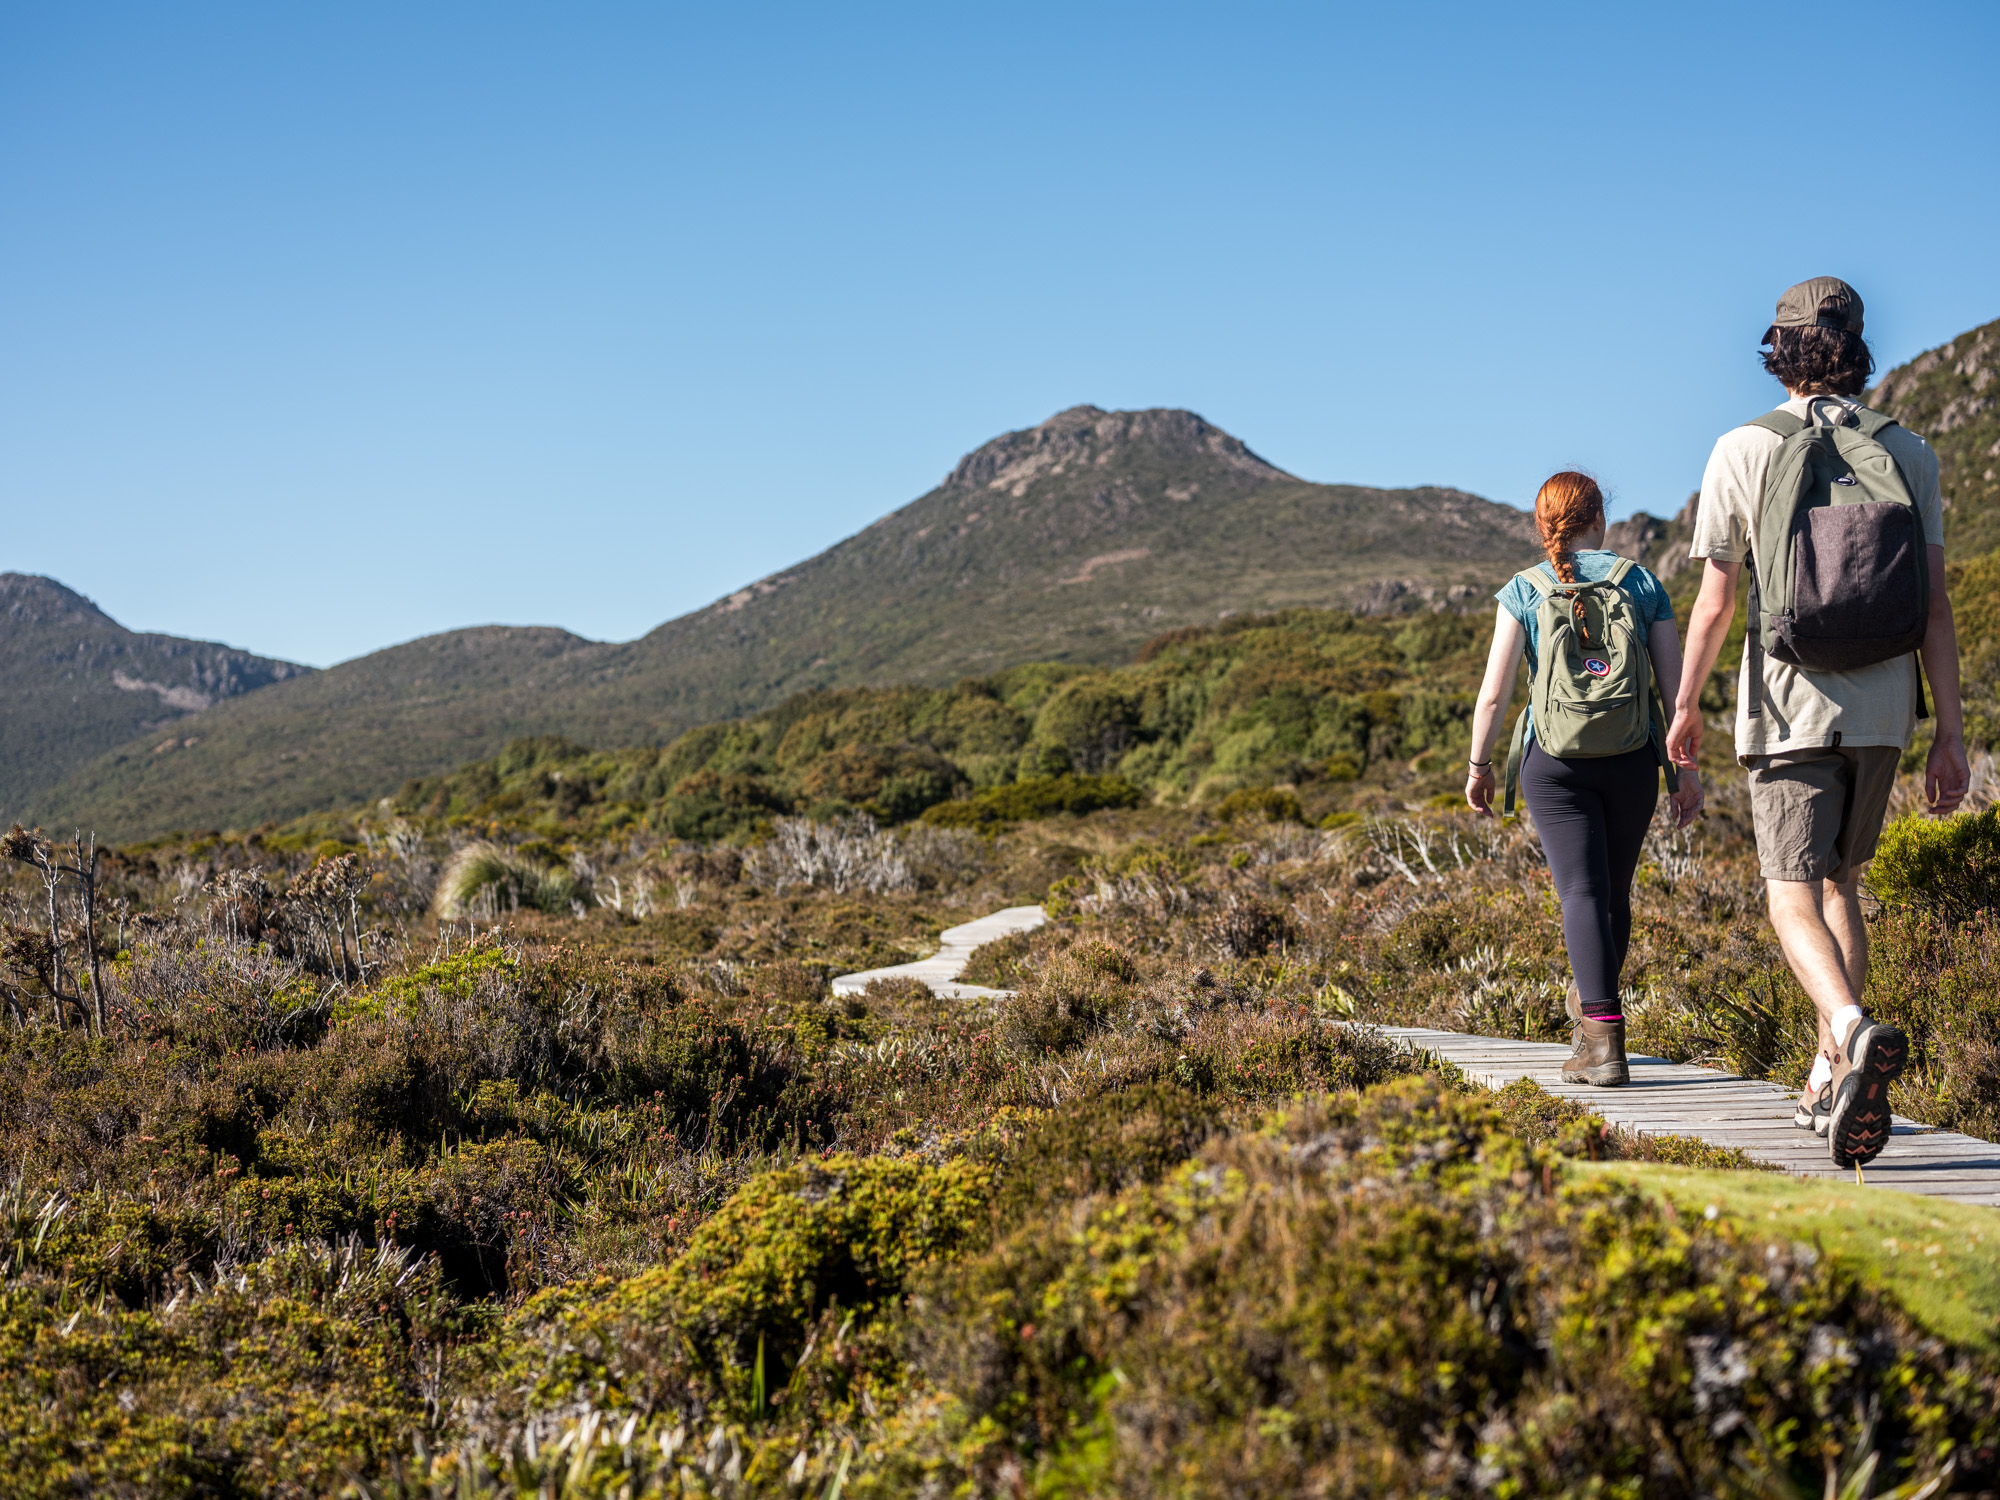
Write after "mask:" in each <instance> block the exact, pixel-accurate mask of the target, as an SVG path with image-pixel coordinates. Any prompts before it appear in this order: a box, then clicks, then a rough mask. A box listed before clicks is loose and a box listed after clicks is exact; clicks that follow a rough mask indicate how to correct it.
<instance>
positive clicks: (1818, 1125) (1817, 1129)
mask: <svg viewBox="0 0 2000 1500" xmlns="http://www.w3.org/2000/svg"><path fill="white" fill-rule="evenodd" d="M1832 1118H1833V1083H1832V1081H1831V1080H1828V1081H1827V1082H1825V1083H1823V1084H1821V1085H1820V1086H1819V1089H1818V1091H1817V1092H1815V1091H1814V1090H1812V1089H1807V1090H1806V1091H1805V1092H1804V1093H1802V1094H1800V1095H1799V1103H1798V1108H1796V1109H1794V1110H1793V1111H1792V1123H1793V1124H1794V1125H1796V1126H1798V1127H1799V1129H1801V1130H1810V1131H1811V1132H1812V1133H1813V1134H1814V1135H1825V1134H1826V1127H1827V1124H1828V1122H1829V1121H1830V1120H1831V1119H1832Z"/></svg>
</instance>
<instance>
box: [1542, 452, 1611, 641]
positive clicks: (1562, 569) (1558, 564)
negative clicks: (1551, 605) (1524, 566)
mask: <svg viewBox="0 0 2000 1500" xmlns="http://www.w3.org/2000/svg"><path fill="white" fill-rule="evenodd" d="M1603 524H1604V492H1603V491H1602V490H1600V489H1599V488H1598V487H1597V481H1596V480H1595V479H1592V478H1591V477H1590V476H1589V475H1588V474H1579V473H1578V472H1577V471H1576V470H1574V469H1565V470H1563V472H1562V473H1560V474H1551V475H1550V476H1549V477H1548V479H1547V480H1545V481H1544V482H1543V484H1542V488H1541V491H1540V493H1538V494H1537V495H1536V496H1535V529H1536V530H1537V531H1539V532H1540V533H1541V536H1542V550H1543V551H1544V552H1546V553H1548V555H1549V566H1550V567H1551V568H1553V569H1554V570H1555V575H1556V578H1557V579H1558V580H1559V581H1560V582H1563V583H1575V582H1576V553H1575V552H1574V551H1572V550H1571V548H1570V543H1571V542H1572V541H1574V540H1575V539H1576V538H1577V537H1579V536H1581V535H1582V534H1583V533H1584V532H1586V531H1589V530H1592V529H1593V528H1595V527H1598V526H1602V525H1603ZM1570 609H1571V611H1572V612H1573V613H1574V615H1575V617H1576V623H1577V629H1578V630H1579V631H1580V632H1581V633H1582V635H1583V638H1584V639H1585V640H1586V641H1588V640H1589V639H1590V628H1589V625H1588V622H1587V621H1586V620H1585V618H1584V612H1583V600H1582V599H1573V600H1571V601H1570Z"/></svg>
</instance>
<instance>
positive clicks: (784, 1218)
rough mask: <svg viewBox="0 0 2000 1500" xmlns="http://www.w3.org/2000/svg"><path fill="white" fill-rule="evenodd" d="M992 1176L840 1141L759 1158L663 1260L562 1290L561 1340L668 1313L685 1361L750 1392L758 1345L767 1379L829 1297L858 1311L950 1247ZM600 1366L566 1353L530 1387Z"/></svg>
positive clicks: (583, 1384) (630, 1334)
mask: <svg viewBox="0 0 2000 1500" xmlns="http://www.w3.org/2000/svg"><path fill="white" fill-rule="evenodd" d="M993 1178H994V1169H993V1167H992V1166H991V1165H990V1164H986V1163H981V1162H975V1161H971V1160H968V1159H965V1158H955V1159H952V1160H948V1161H944V1162H940V1163H936V1164H932V1163H928V1162H925V1161H922V1160H919V1159H917V1158H915V1157H883V1156H862V1157H857V1156H846V1155H841V1156H831V1157H827V1158H825V1159H823V1160H819V1161H811V1162H806V1163H803V1164H801V1165H799V1166H794V1167H781V1168H778V1169H776V1170H774V1171H769V1172H765V1173H763V1174H761V1175H760V1176H757V1177H755V1178H753V1179H751V1180H750V1181H749V1182H748V1183H746V1184H744V1186H743V1187H742V1188H740V1189H738V1190H737V1192H736V1194H735V1195H734V1196H733V1197H731V1198H730V1200H729V1201H728V1202H727V1203H725V1204H723V1206H722V1207H721V1208H720V1209H718V1210H717V1211H716V1213H715V1214H714V1216H713V1217H711V1218H710V1219H709V1220H708V1221H707V1222H706V1223H704V1224H703V1225H702V1226H701V1228H700V1229H699V1230H697V1231H696V1232H695V1235H694V1238H693V1239H692V1240H691V1241H690V1242H689V1244H688V1247H687V1249H686V1250H685V1251H683V1252H682V1253H681V1254H680V1255H679V1256H678V1257H677V1258H676V1259H675V1260H674V1261H673V1262H672V1263H671V1264H670V1265H666V1266H662V1267H658V1268H656V1269H654V1270H650V1271H643V1272H641V1273H640V1274H639V1275H637V1276H634V1277H632V1278H631V1279H629V1280H627V1281H625V1282H623V1283H621V1284H620V1285H618V1286H617V1287H616V1288H615V1289H612V1290H610V1291H609V1292H607V1293H604V1294H602V1295H598V1296H593V1297H592V1298H590V1299H588V1300H587V1301H584V1302H580V1303H575V1304H571V1303H568V1302H564V1303H562V1304H559V1305H560V1306H562V1307H563V1308H564V1309H565V1313H566V1317H565V1327H564V1331H563V1333H562V1335H561V1338H560V1341H559V1342H560V1344H561V1345H562V1346H566V1347H571V1348H576V1347H583V1348H598V1349H602V1350H606V1351H611V1350H616V1349H618V1348H620V1347H621V1346H622V1345H624V1344H628V1343H631V1342H632V1341H634V1340H638V1341H639V1342H640V1343H644V1342H646V1341H647V1340H646V1330H649V1329H652V1328H654V1327H655V1326H657V1325H661V1324H670V1325H671V1326H673V1327H675V1328H677V1329H679V1330H680V1332H681V1334H682V1336H683V1338H684V1340H685V1347H686V1349H687V1350H688V1351H690V1352H691V1354H692V1356H693V1358H694V1361H695V1364H696V1366H697V1367H698V1368H699V1369H700V1370H701V1371H702V1372H704V1373H705V1374H706V1376H707V1377H708V1378H709V1379H710V1380H714V1381H716V1382H718V1384H719V1385H720V1387H721V1388H724V1389H727V1390H730V1391H732V1392H733V1393H734V1394H735V1397H736V1399H737V1400H739V1401H741V1402H743V1403H744V1404H746V1405H747V1404H748V1403H749V1401H750V1395H751V1384H750V1382H751V1380H752V1377H753V1374H754V1370H755V1366H756V1362H757V1359H758V1355H759V1350H760V1349H761V1350H762V1355H763V1360H764V1368H765V1372H766V1379H767V1381H772V1382H775V1381H777V1380H779V1379H782V1378H783V1372H785V1371H788V1370H789V1369H790V1367H791V1366H792V1364H793V1363H794V1362H795V1361H796V1360H797V1359H798V1357H799V1353H800V1350H801V1349H802V1348H803V1347H804V1344H805V1342H806V1338H807V1334H808V1331H809V1329H810V1328H811V1326H812V1325H813V1323H814V1322H815V1320H817V1319H818V1318H819V1316H820V1314H821V1313H823V1312H825V1311H826V1310H827V1309H828V1308H829V1307H838V1308H841V1309H844V1310H846V1311H847V1312H849V1313H858V1314H860V1315H862V1316H864V1317H865V1316H866V1315H868V1314H869V1313H870V1312H871V1311H872V1310H873V1309H875V1308H876V1307H877V1306H878V1305H880V1304H881V1303H883V1302H884V1301H885V1300H887V1299H891V1298H894V1297H896V1296H898V1295H899V1294H900V1293H901V1292H902V1289H903V1285H904V1282H905V1281H906V1280H907V1279H908V1278H909V1277H910V1275H911V1274H912V1273H913V1272H915V1271H916V1270H917V1268H919V1267H920V1266H923V1265H926V1264H928V1263H929V1262H931V1261H934V1260H937V1259H939V1258H940V1257H944V1256H947V1255H950V1254H951V1253H952V1252H954V1251H955V1250H957V1249H958V1248H959V1247H960V1246H961V1245H962V1244H964V1243H965V1242H966V1241H967V1239H968V1238H969V1237H971V1236H972V1235H973V1234H974V1233H975V1231H977V1230H978V1229H979V1228H980V1227H981V1226H983V1225H984V1224H985V1223H986V1222H987V1203H988V1201H989V1199H990V1197H991V1193H992V1185H993ZM547 1305H549V1304H542V1306H547ZM572 1309H573V1310H572ZM531 1311H532V1310H531ZM670 1342H671V1341H670ZM610 1363H616V1361H615V1359H614V1360H612V1361H611V1362H610ZM608 1369H609V1364H606V1365H602V1366H600V1365H598V1364H597V1363H595V1362H594V1361H592V1360H590V1359H586V1360H584V1361H583V1362H582V1363H577V1362H575V1361H565V1362H563V1363H561V1364H560V1365H558V1366H557V1367H556V1373H557V1379H556V1381H555V1383H554V1384H550V1383H549V1382H548V1381H547V1380H546V1379H545V1380H544V1382H543V1384H542V1387H541V1388H540V1389H539V1390H538V1391H537V1393H536V1395H537V1400H538V1401H541V1402H545V1403H549V1404H554V1403H557V1402H561V1401H563V1400H565V1399H569V1398H572V1397H573V1396H575V1395H578V1394H595V1392H596V1391H597V1390H601V1389H602V1388H603V1387H604V1385H605V1383H606V1382H607V1380H608V1379H609V1376H608V1374H607V1370H608Z"/></svg>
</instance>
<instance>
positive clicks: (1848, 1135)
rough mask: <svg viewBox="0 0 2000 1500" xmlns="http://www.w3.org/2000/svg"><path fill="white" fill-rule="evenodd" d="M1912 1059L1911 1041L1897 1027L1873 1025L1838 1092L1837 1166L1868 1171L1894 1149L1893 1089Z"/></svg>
mask: <svg viewBox="0 0 2000 1500" xmlns="http://www.w3.org/2000/svg"><path fill="white" fill-rule="evenodd" d="M1909 1059H1910V1041H1909V1038H1908V1037H1906V1036H1904V1035H1903V1033H1902V1032H1900V1031H1898V1030H1897V1029H1896V1028H1895V1027H1893V1026H1871V1027H1869V1029H1868V1031H1867V1034H1866V1035H1864V1036H1863V1037H1862V1038H1861V1055H1860V1056H1859V1057H1857V1058H1855V1059H1854V1067H1853V1068H1852V1069H1851V1070H1850V1071H1849V1073H1848V1075H1847V1076H1846V1077H1845V1078H1843V1079H1841V1080H1840V1087H1839V1088H1838V1089H1836V1090H1835V1091H1834V1097H1833V1111H1832V1113H1831V1114H1830V1115H1828V1117H1827V1122H1826V1123H1827V1129H1826V1143H1827V1149H1828V1150H1830V1151H1831V1152H1832V1153H1833V1164H1834V1165H1835V1166H1836V1167H1851V1166H1854V1165H1855V1164H1856V1163H1857V1162H1858V1163H1860V1164H1861V1165H1863V1166H1866V1165H1867V1164H1868V1163H1869V1162H1871V1161H1873V1160H1875V1158H1876V1157H1878V1156H1880V1155H1881V1154H1882V1148H1883V1147H1885V1146H1887V1145H1888V1144H1889V1085H1890V1084H1891V1083H1894V1082H1895V1081H1896V1080H1897V1079H1898V1078H1900V1077H1902V1075H1903V1065H1904V1064H1905V1063H1906V1062H1908V1061H1909Z"/></svg>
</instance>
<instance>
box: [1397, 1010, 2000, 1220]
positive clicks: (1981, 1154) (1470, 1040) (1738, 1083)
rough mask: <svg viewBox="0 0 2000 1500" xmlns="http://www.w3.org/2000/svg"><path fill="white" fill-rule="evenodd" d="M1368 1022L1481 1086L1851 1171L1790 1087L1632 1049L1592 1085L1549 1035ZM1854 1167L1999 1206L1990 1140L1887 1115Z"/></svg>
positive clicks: (1763, 1156) (1626, 1123)
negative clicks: (1798, 1120)
mask: <svg viewBox="0 0 2000 1500" xmlns="http://www.w3.org/2000/svg"><path fill="white" fill-rule="evenodd" d="M1375 1029H1376V1030H1377V1031H1379V1032H1381V1033H1382V1035H1384V1036H1386V1037H1389V1038H1391V1039H1393V1040H1395V1041H1398V1042H1400V1043H1402V1044H1403V1045H1404V1046H1407V1047H1412V1048H1422V1049H1424V1050H1426V1051H1429V1052H1435V1053H1436V1054H1437V1055H1438V1056H1439V1057H1442V1058H1444V1059H1445V1060H1446V1061H1448V1062H1451V1063H1454V1064H1456V1065H1457V1066H1458V1067H1459V1068H1460V1069H1461V1070H1463V1071H1464V1073H1465V1075H1466V1077H1468V1078H1470V1079H1472V1080H1473V1081H1474V1082H1476V1083H1481V1084H1484V1085H1485V1086H1486V1087H1487V1088H1491V1089H1499V1088H1505V1087H1506V1086H1507V1085H1508V1084H1510V1083H1513V1082H1514V1081H1515V1080H1516V1079H1520V1078H1531V1079H1533V1080H1534V1081H1535V1082H1536V1083H1538V1084H1540V1085H1541V1086H1542V1087H1543V1088H1545V1089H1547V1090H1548V1091H1549V1092H1550V1093H1551V1094H1556V1095H1559V1096H1560V1097H1562V1098H1564V1099H1574V1100H1575V1101H1576V1102H1577V1103H1579V1104H1582V1105H1584V1106H1586V1107H1587V1108H1589V1109H1590V1110H1592V1111H1593V1112H1595V1113H1597V1114H1600V1115H1602V1116H1603V1117H1604V1118H1605V1119H1606V1120H1607V1121H1609V1122H1610V1123H1611V1124H1613V1125H1620V1126H1623V1127H1624V1128H1625V1129H1627V1130H1630V1131H1633V1132H1636V1133H1639V1134H1643V1135H1691V1136H1699V1137H1700V1138H1701V1139H1702V1140H1705V1141H1710V1142H1712V1143H1714V1144H1715V1145H1718V1146H1737V1147H1740V1148H1741V1149H1742V1150H1743V1152H1744V1153H1745V1154H1746V1155H1748V1156H1752V1157H1754V1158H1756V1159H1757V1160H1758V1161H1761V1162H1768V1163H1770V1164H1771V1165H1772V1166H1775V1167H1782V1168H1784V1170H1785V1171H1787V1172H1795V1173H1797V1174H1798V1175H1799V1176H1801V1177H1837V1178H1841V1179H1843V1180H1845V1181H1849V1182H1852V1181H1853V1180H1854V1173H1853V1171H1852V1170H1843V1169H1841V1168H1839V1167H1836V1166H1834V1164H1833V1158H1832V1157H1831V1156H1830V1155H1829V1154H1828V1153H1827V1148H1826V1140H1825V1138H1824V1137H1822V1136H1816V1135H1814V1134H1813V1133H1812V1132H1811V1131H1808V1130H1800V1129H1799V1128H1798V1127H1797V1126H1795V1125H1794V1124H1792V1108H1793V1105H1794V1103H1795V1102H1796V1099H1797V1095H1796V1093H1794V1092H1791V1091H1787V1090H1785V1089H1781V1088H1779V1087H1778V1086H1777V1085H1776V1084H1773V1083H1760V1082H1758V1081H1756V1080H1755V1079H1750V1078H1738V1077H1737V1076H1736V1075H1735V1074H1733V1073H1721V1072H1717V1071H1715V1070H1714V1069H1712V1068H1697V1067H1691V1066H1689V1065H1687V1064H1685V1063H1670V1062H1667V1061H1666V1060H1664V1059H1663V1058H1658V1057H1644V1056H1639V1055H1637V1054H1634V1055H1633V1056H1632V1057H1631V1058H1630V1061H1631V1064H1632V1081H1631V1083H1629V1084H1627V1085H1626V1086H1625V1087H1623V1088H1615V1089H1597V1088H1591V1087H1590V1086H1589V1085H1588V1084H1581V1083H1564V1082H1563V1080H1562V1065H1563V1062H1564V1061H1565V1060H1566V1059H1567V1058H1568V1057H1569V1048H1568V1047H1566V1046H1562V1045H1559V1044H1554V1043H1549V1042H1516V1041H1507V1040H1504V1039H1502V1038H1499V1037H1490V1036H1467V1035H1465V1034H1464V1033H1462V1032H1457V1031H1432V1030H1429V1029H1428V1028H1425V1027H1421V1026H1381V1027H1376V1028H1375ZM1862 1171H1863V1172H1864V1173H1865V1174H1866V1177H1867V1181H1868V1185H1869V1186H1870V1187H1881V1188H1893V1189H1895V1190H1896V1191H1898V1192H1904V1193H1927V1194H1930V1195H1932V1196H1934V1197H1938V1198H1955V1199H1957V1200H1959V1201H1960V1202H1962V1203H1987V1204H1992V1205H1994V1206H1996V1207H2000V1146H1996V1145H1994V1144H1993V1142H1991V1141H1982V1140H1980V1139H1978V1138H1977V1137H1976V1136H1969V1135H1959V1134H1957V1133H1956V1132H1954V1131H1950V1130H1934V1129H1932V1128H1931V1127H1930V1126H1928V1125H1919V1124H1917V1123H1916V1122H1915V1121H1914V1120H1906V1119H1904V1118H1903V1117H1902V1116H1901V1115H1897V1116H1895V1117H1894V1123H1893V1125H1892V1126H1891V1129H1890V1137H1889V1146H1888V1149H1887V1150H1885V1151H1884V1152H1883V1153H1882V1154H1881V1155H1880V1156H1878V1157H1876V1158H1875V1160H1874V1161H1873V1162H1871V1163H1869V1164H1868V1165H1867V1166H1866V1167H1864V1168H1862Z"/></svg>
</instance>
